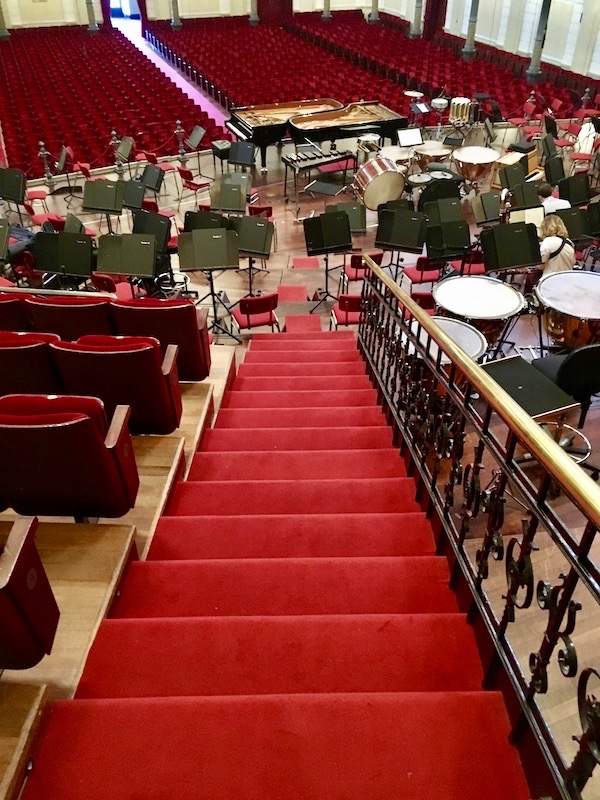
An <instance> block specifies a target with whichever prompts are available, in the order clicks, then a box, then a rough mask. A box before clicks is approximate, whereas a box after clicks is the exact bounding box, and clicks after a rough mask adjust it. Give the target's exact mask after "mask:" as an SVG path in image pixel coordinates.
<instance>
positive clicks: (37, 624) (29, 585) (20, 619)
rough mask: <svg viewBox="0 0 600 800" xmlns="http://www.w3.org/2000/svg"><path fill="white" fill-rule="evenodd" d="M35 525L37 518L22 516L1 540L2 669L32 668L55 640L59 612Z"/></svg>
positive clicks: (0, 658)
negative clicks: (36, 537)
mask: <svg viewBox="0 0 600 800" xmlns="http://www.w3.org/2000/svg"><path fill="white" fill-rule="evenodd" d="M36 528H37V520H36V519H19V520H17V521H16V522H15V523H14V524H13V526H12V528H11V531H10V533H9V534H8V538H7V540H6V541H2V542H1V544H2V546H3V547H2V549H1V551H0V552H1V554H0V576H1V577H0V619H2V626H0V670H3V669H30V668H31V667H34V666H35V665H36V664H38V663H39V662H40V661H41V660H42V658H43V657H44V656H45V655H47V654H48V653H50V651H51V650H52V645H53V643H54V635H55V633H56V627H57V625H58V619H59V616H60V612H59V610H58V606H57V604H56V600H55V598H54V594H53V592H52V588H51V586H50V583H49V581H48V576H47V575H46V571H45V570H44V566H43V564H42V561H41V559H40V555H39V553H38V551H37V548H36V546H35V531H36ZM32 574H34V575H35V578H36V579H35V580H31V575H32Z"/></svg>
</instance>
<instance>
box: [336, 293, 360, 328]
mask: <svg viewBox="0 0 600 800" xmlns="http://www.w3.org/2000/svg"><path fill="white" fill-rule="evenodd" d="M361 300H362V298H361V296H360V295H359V294H341V295H340V296H339V297H338V301H337V303H334V305H333V308H332V309H331V320H330V322H329V330H331V329H332V328H335V329H336V330H337V328H338V326H339V325H346V326H347V325H358V324H359V322H360V312H361Z"/></svg>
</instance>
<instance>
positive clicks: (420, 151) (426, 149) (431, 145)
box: [415, 142, 452, 170]
mask: <svg viewBox="0 0 600 800" xmlns="http://www.w3.org/2000/svg"><path fill="white" fill-rule="evenodd" d="M451 154H452V148H451V147H447V146H446V145H444V144H440V143H439V142H423V144H419V145H417V146H416V147H415V158H416V159H417V163H418V164H419V166H420V167H421V169H422V170H424V169H427V166H428V165H429V164H431V162H432V161H435V162H436V163H439V162H440V161H446V159H448V158H449V157H450V156H451Z"/></svg>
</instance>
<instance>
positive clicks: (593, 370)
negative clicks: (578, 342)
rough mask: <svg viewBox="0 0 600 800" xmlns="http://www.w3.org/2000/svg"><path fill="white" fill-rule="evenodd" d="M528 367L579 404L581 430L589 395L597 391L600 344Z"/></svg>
mask: <svg viewBox="0 0 600 800" xmlns="http://www.w3.org/2000/svg"><path fill="white" fill-rule="evenodd" d="M531 363H532V365H533V366H534V367H535V368H536V369H538V370H539V371H540V372H541V373H543V374H544V375H545V376H546V377H547V378H549V379H550V380H551V381H552V382H553V383H555V384H556V385H557V386H559V387H560V388H561V389H562V390H563V391H564V392H566V393H567V394H570V395H571V397H573V398H574V399H575V400H577V402H578V403H580V404H581V414H580V417H579V422H578V424H577V427H578V428H583V425H584V423H585V418H586V416H587V412H588V410H589V408H590V404H591V401H592V395H594V394H597V393H598V392H600V344H589V345H586V346H585V347H579V348H578V349H577V350H573V351H571V352H570V353H565V354H557V355H549V356H544V358H536V359H534V360H533V361H532V362H531Z"/></svg>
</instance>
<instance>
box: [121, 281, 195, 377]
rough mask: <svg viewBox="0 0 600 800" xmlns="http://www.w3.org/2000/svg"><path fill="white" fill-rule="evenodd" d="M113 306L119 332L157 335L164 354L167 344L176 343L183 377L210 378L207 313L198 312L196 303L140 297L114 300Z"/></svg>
mask: <svg viewBox="0 0 600 800" xmlns="http://www.w3.org/2000/svg"><path fill="white" fill-rule="evenodd" d="M111 307H112V313H113V317H114V320H115V323H116V328H117V332H118V333H120V334H125V335H131V336H154V337H155V338H156V339H158V340H159V342H160V344H161V348H162V351H163V353H164V352H165V350H166V348H167V345H169V344H176V345H177V347H178V348H179V354H178V356H177V371H178V373H179V379H180V380H182V381H202V380H204V378H206V377H208V373H209V372H210V348H209V344H208V330H207V326H206V312H198V309H196V307H195V306H194V304H193V302H191V301H189V300H158V299H156V298H146V297H140V298H134V299H131V300H124V301H116V302H113V303H112V305H111Z"/></svg>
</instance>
